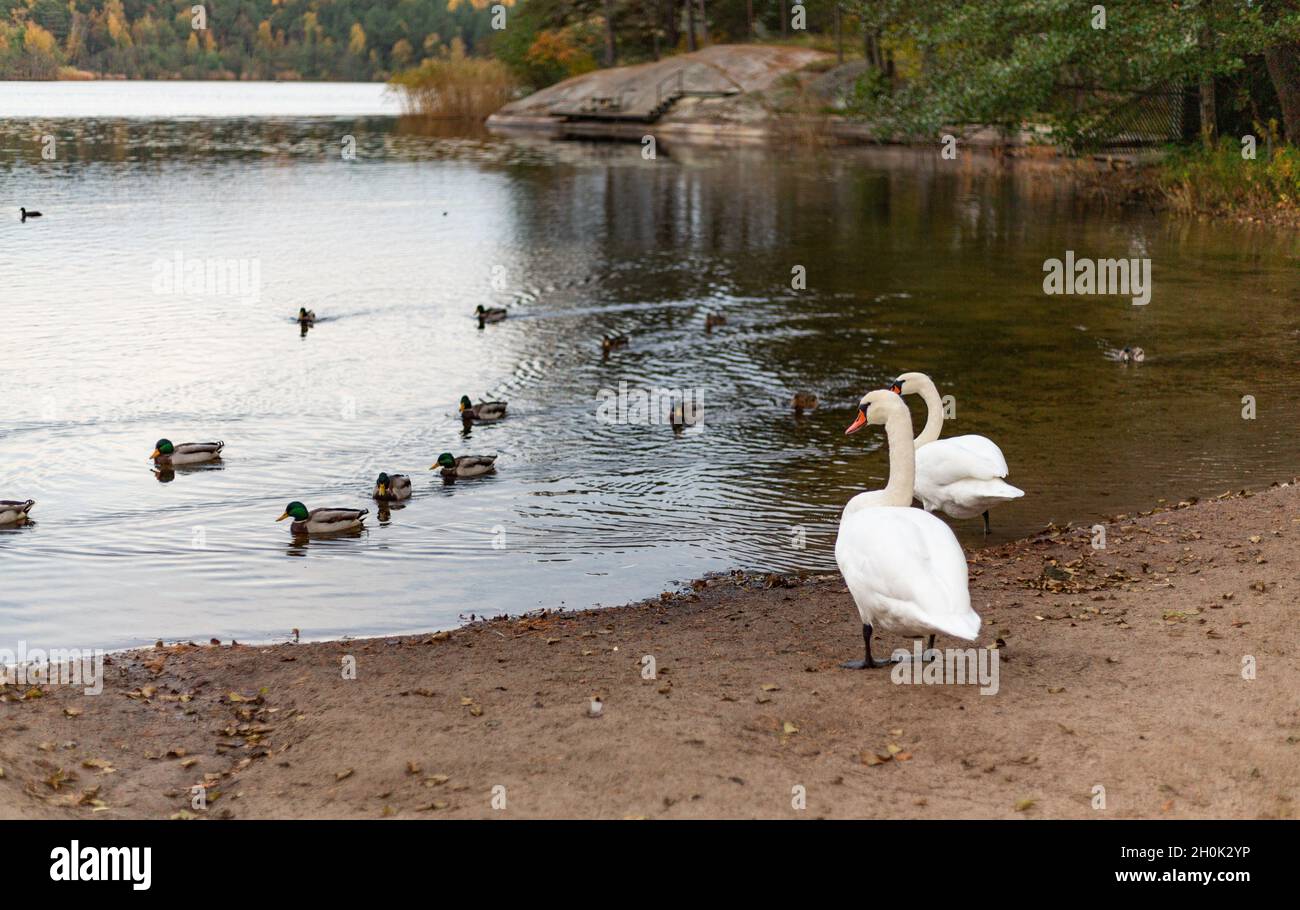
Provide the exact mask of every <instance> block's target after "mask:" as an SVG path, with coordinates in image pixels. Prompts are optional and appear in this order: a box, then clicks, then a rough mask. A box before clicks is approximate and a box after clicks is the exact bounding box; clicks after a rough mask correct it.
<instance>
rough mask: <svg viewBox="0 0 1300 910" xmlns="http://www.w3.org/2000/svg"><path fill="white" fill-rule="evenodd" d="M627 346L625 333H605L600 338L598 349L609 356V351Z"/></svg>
mask: <svg viewBox="0 0 1300 910" xmlns="http://www.w3.org/2000/svg"><path fill="white" fill-rule="evenodd" d="M625 347H627V336H626V335H606V336H605V337H604V338H602V339H601V340H600V349H601V351H603V352H604V353H605V356H609V352H610V351H617V350H619V349H620V348H625Z"/></svg>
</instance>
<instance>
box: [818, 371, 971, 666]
mask: <svg viewBox="0 0 1300 910" xmlns="http://www.w3.org/2000/svg"><path fill="white" fill-rule="evenodd" d="M866 424H884V425H885V433H886V434H887V436H888V438H889V483H887V484H886V485H885V488H884V489H883V490H873V491H872V492H869V493H859V494H858V495H857V496H854V497H853V498H852V499H850V500H849V502H848V504H847V505H846V506H845V507H844V513H843V514H842V515H841V516H840V531H839V535H838V536H837V537H836V538H835V561H836V562H837V563H839V566H840V573H841V574H843V576H844V582H845V584H847V585H848V587H849V592H850V593H851V594H852V595H853V601H854V603H856V604H857V605H858V615H859V616H860V617H861V618H862V641H863V643H864V644H865V645H866V655H865V656H864V658H863V659H862V660H853V661H849V662H848V663H845V664H842V665H841V666H844V667H846V668H848V669H850V670H861V669H866V668H871V667H883V666H887V665H889V664H890V663H892V661H890V660H875V659H874V658H872V656H871V633H872V631H873V630H874V629H877V628H880V629H885V630H888V631H891V632H898V633H901V634H903V635H910V636H914V637H920V636H924V635H929V636H930V647H933V646H934V636H935V635H936V634H937V633H940V632H942V633H944V634H945V635H952V636H954V637H956V638H963V639H965V640H967V641H974V640H975V637H976V636H977V635H979V631H980V618H979V615H978V614H976V612H975V611H974V610H972V609H971V606H970V590H969V589H968V587H967V572H966V555H965V554H964V553H962V550H961V545H960V544H958V543H957V538H956V537H955V536H953V533H952V529H951V528H949V527H948V526H947V525H946V524H944V523H943V522H942V521H940V520H939V519H938V518H935V517H934V516H933V515H931V514H930V513H928V512H923V511H921V510H920V509H913V508H912V507H911V505H912V483H913V480H914V475H915V470H916V451H915V449H914V448H913V446H912V417H911V414H910V413H909V412H908V410H907V405H906V404H904V403H903V399H902V398H901V397H899V396H898V395H895V394H894V393H893V392H891V391H889V390H887V389H880V390H878V391H875V392H869V393H867V395H866V396H864V397H863V398H862V400H861V402H859V405H858V418H857V420H855V421H854V422H853V424H852V426H850V427H849V428H848V429H847V430H845V431H844V434H845V435H846V436H847V435H849V434H850V433H856V432H857V431H858V430H859V429H861V428H862V427H863V426H864V425H866ZM927 650H929V648H927Z"/></svg>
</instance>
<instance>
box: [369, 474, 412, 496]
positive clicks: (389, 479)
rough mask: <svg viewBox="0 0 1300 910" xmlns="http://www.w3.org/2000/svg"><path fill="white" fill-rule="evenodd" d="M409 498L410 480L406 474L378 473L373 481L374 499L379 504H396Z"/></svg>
mask: <svg viewBox="0 0 1300 910" xmlns="http://www.w3.org/2000/svg"><path fill="white" fill-rule="evenodd" d="M410 498H411V478H410V477H409V476H408V475H406V474H392V475H389V474H384V473H380V475H379V477H378V479H376V480H375V499H377V500H379V501H380V502H398V501H401V500H403V499H410Z"/></svg>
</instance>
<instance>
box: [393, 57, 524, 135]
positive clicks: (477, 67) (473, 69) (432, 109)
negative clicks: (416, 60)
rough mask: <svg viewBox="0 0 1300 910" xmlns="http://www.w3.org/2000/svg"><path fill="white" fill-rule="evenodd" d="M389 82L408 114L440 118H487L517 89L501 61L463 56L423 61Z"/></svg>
mask: <svg viewBox="0 0 1300 910" xmlns="http://www.w3.org/2000/svg"><path fill="white" fill-rule="evenodd" d="M388 84H389V85H391V86H393V87H394V89H396V90H397V92H398V94H399V98H400V100H401V104H402V109H403V111H404V112H405V113H406V114H408V115H412V116H417V117H425V118H428V119H440V120H441V119H461V120H484V119H486V118H487V117H488V115H490V114H492V113H494V112H496V111H497V110H499V109H500V108H501V106H502V105H504V104H505V103H506V102H508V101H509V100H510V99H511V97H512V95H513V94H514V90H515V82H514V79H513V77H512V76H511V75H510V71H509V70H508V69H507V68H506V66H505V64H504V63H502V62H501V61H499V60H491V59H486V58H481V57H461V56H452V57H448V58H444V59H427V60H424V61H422V62H421V63H420V65H419V66H417V67H415V68H413V69H409V70H406V71H404V72H401V73H398V74H397V75H396V76H394V77H393V78H392V79H390V80H389V83H388Z"/></svg>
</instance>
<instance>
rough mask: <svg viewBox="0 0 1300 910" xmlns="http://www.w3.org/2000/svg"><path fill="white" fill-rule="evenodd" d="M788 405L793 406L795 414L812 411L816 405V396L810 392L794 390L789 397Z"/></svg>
mask: <svg viewBox="0 0 1300 910" xmlns="http://www.w3.org/2000/svg"><path fill="white" fill-rule="evenodd" d="M790 407H792V408H794V412H795V413H796V414H802V413H803V412H804V411H812V410H814V409H816V407H817V396H816V395H814V394H813V393H812V392H795V393H794V397H793V398H791V399H790Z"/></svg>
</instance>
